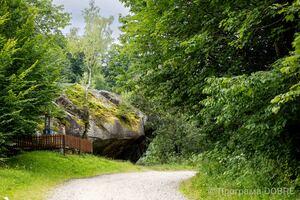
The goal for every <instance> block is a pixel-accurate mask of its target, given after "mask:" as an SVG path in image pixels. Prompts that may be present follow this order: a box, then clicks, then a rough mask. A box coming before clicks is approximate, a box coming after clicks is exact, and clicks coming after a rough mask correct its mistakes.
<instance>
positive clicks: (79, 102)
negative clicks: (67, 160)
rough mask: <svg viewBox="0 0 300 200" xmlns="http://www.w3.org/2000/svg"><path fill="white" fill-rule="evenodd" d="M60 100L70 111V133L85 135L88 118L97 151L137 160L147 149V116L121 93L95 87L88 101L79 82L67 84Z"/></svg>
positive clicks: (67, 129) (66, 122)
mask: <svg viewBox="0 0 300 200" xmlns="http://www.w3.org/2000/svg"><path fill="white" fill-rule="evenodd" d="M56 103H57V104H58V105H59V106H60V107H61V108H63V110H64V111H65V112H66V117H65V126H66V133H67V134H72V135H78V136H79V135H82V134H83V132H84V130H85V121H87V120H86V119H88V121H89V123H88V125H89V129H88V133H87V135H88V137H89V138H90V139H92V140H93V141H94V152H95V153H96V154H100V155H103V156H108V157H112V158H117V159H128V160H132V161H136V160H138V158H139V157H140V155H141V154H142V153H143V151H144V145H143V143H144V139H145V136H144V123H145V121H146V116H145V115H144V114H143V113H142V112H140V111H139V110H137V109H135V108H133V107H132V106H130V105H127V104H126V103H125V102H124V101H123V100H122V99H121V97H120V96H118V95H116V94H114V93H111V92H108V91H98V90H91V91H90V92H89V94H88V101H87V102H86V100H85V94H84V90H83V87H81V86H80V85H77V84H76V85H72V86H69V87H67V89H66V90H65V92H64V94H63V95H61V96H60V97H59V98H58V99H57V101H56ZM87 105H88V108H89V109H88V110H89V116H88V118H87V112H86V109H85V108H86V107H87Z"/></svg>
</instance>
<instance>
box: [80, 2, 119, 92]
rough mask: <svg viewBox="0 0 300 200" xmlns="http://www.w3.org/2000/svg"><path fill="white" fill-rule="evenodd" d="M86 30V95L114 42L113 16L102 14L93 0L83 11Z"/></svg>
mask: <svg viewBox="0 0 300 200" xmlns="http://www.w3.org/2000/svg"><path fill="white" fill-rule="evenodd" d="M83 16H84V20H85V32H84V35H83V37H82V39H81V45H82V51H83V53H84V55H85V66H86V70H87V71H86V81H85V83H86V95H87V91H88V89H89V88H90V87H91V85H92V79H93V76H94V72H96V71H97V72H98V73H99V68H100V64H101V60H102V59H103V56H104V54H105V53H106V52H107V50H108V47H109V45H110V44H111V42H112V37H111V34H112V31H111V29H110V25H111V23H112V22H113V17H109V18H105V17H102V16H101V15H100V8H99V7H97V6H96V5H95V1H94V0H91V1H90V4H89V8H87V9H85V10H84V11H83Z"/></svg>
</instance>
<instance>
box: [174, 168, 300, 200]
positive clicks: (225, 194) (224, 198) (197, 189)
mask: <svg viewBox="0 0 300 200" xmlns="http://www.w3.org/2000/svg"><path fill="white" fill-rule="evenodd" d="M233 188H237V187H234V186H233V185H232V183H230V182H228V181H227V180H220V179H218V180H216V179H215V178H214V177H211V176H209V175H205V174H202V173H201V174H200V173H198V174H197V175H196V176H195V177H193V178H192V179H190V180H187V181H185V182H183V183H182V184H181V187H180V190H181V192H183V193H184V194H185V195H186V196H187V197H188V199H190V200H200V199H201V200H216V199H218V200H267V199H268V200H269V199H272V200H295V199H300V198H299V196H298V195H297V193H296V192H295V191H293V190H292V189H289V188H260V189H245V188H243V189H233Z"/></svg>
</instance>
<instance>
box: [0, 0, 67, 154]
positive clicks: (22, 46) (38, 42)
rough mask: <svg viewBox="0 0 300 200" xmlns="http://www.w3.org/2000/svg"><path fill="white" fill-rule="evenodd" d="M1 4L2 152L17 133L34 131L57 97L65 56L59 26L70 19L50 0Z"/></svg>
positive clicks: (0, 95)
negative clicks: (40, 117) (41, 116)
mask: <svg viewBox="0 0 300 200" xmlns="http://www.w3.org/2000/svg"><path fill="white" fill-rule="evenodd" d="M0 4H1V8H0V104H1V108H0V113H1V114H0V119H1V120H0V121H1V122H0V146H1V149H0V152H1V151H2V150H3V149H2V148H5V147H6V146H9V145H11V142H12V138H13V137H14V136H16V135H20V134H32V133H34V132H35V128H36V126H37V125H38V121H39V116H40V115H41V114H43V112H45V111H47V110H48V108H49V106H51V104H52V101H53V100H54V98H55V97H56V96H57V93H58V91H59V90H58V87H57V84H56V83H57V82H58V81H59V74H60V70H61V66H62V65H63V63H64V60H65V56H64V53H63V50H62V47H61V46H62V45H63V41H64V40H63V36H62V34H61V33H60V31H59V29H60V28H63V27H64V26H65V25H66V24H67V21H68V19H69V18H68V15H66V14H65V13H63V12H62V9H61V8H57V7H54V6H52V5H51V1H50V0H43V1H30V2H28V1H21V0H12V1H7V0H1V1H0ZM49 12H52V14H51V15H50V14H49Z"/></svg>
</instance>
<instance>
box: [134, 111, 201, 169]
mask: <svg viewBox="0 0 300 200" xmlns="http://www.w3.org/2000/svg"><path fill="white" fill-rule="evenodd" d="M160 123H161V124H160V125H159V126H158V127H157V129H156V130H155V132H154V135H155V137H154V139H153V140H152V141H151V143H150V145H149V147H148V150H147V152H146V154H145V155H144V157H143V158H141V159H140V160H139V163H142V164H161V163H162V164H165V163H172V162H173V161H175V160H177V161H178V160H180V159H181V160H184V159H186V158H188V157H189V156H191V155H192V154H196V153H200V152H201V151H202V150H203V149H204V146H201V139H202V138H201V136H199V134H198V133H199V129H198V128H197V127H196V122H195V121H189V120H188V118H187V117H186V116H183V115H182V116H180V115H179V116H176V115H175V116H174V115H168V116H166V117H164V118H162V119H161V120H160Z"/></svg>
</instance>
